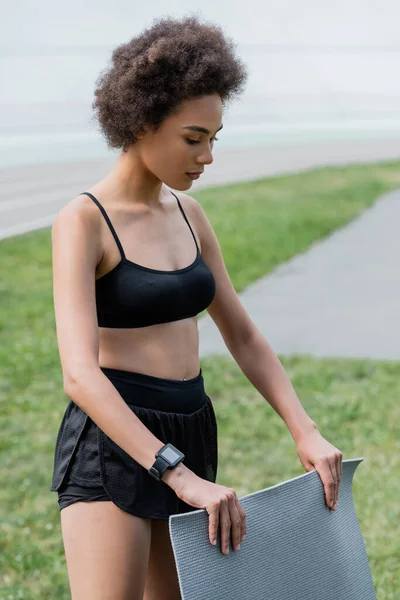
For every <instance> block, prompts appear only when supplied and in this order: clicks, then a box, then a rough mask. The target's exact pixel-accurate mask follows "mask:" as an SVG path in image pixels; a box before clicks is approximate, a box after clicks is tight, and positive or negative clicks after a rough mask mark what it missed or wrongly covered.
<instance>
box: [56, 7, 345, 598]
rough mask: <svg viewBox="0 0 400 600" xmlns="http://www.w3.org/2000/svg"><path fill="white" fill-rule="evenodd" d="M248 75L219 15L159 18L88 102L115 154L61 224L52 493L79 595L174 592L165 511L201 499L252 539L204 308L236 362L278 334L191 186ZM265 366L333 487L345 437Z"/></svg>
mask: <svg viewBox="0 0 400 600" xmlns="http://www.w3.org/2000/svg"><path fill="white" fill-rule="evenodd" d="M246 79H247V73H246V70H245V67H244V65H243V63H242V62H241V61H240V60H239V59H238V58H237V57H236V56H235V55H234V51H233V44H232V43H231V41H229V40H227V39H226V38H225V37H224V35H223V32H222V31H221V29H220V28H219V27H218V26H216V25H212V24H203V23H200V22H199V20H198V18H197V17H194V16H191V17H185V18H183V19H181V20H178V19H172V18H164V19H159V20H157V21H155V22H154V24H153V26H152V27H151V28H149V29H147V30H145V31H144V32H143V33H142V34H141V35H139V36H138V37H136V38H133V39H132V40H131V41H130V42H128V43H126V44H122V45H121V46H119V47H118V48H116V49H115V50H114V52H113V54H112V64H111V66H110V68H109V69H108V71H106V72H105V73H103V74H102V76H101V77H100V78H99V81H98V82H97V83H98V87H97V89H96V90H95V101H94V103H93V108H94V109H95V111H96V116H97V119H98V122H99V123H100V126H101V130H102V132H103V134H104V135H105V137H106V139H107V142H108V144H109V147H110V148H121V153H120V155H119V157H118V160H117V161H116V164H115V166H114V168H113V169H112V171H111V172H110V173H109V174H108V175H107V176H106V177H105V178H104V179H102V180H101V181H99V182H98V183H96V184H95V185H93V186H92V187H91V188H90V190H88V191H85V192H82V193H80V194H78V195H77V196H76V197H75V198H74V199H72V200H71V201H70V202H69V203H68V204H67V205H66V206H65V207H64V208H63V209H62V210H61V211H60V212H59V213H58V215H57V217H56V219H55V221H54V224H53V227H52V243H53V280H54V307H55V315H56V325H57V338H58V346H59V351H60V359H61V365H62V372H63V378H64V390H65V393H66V394H67V396H68V397H69V402H68V405H67V408H66V411H65V414H64V417H63V419H62V422H61V425H60V429H59V432H58V437H57V442H56V448H55V456H54V472H53V481H52V487H51V490H52V491H57V493H58V499H59V506H60V511H61V528H62V536H63V543H64V548H65V554H66V561H67V568H68V576H69V582H70V587H71V593H72V599H73V600H83V599H84V600H91V599H93V600H94V599H95V600H106V599H107V600H109V599H111V598H112V599H113V600H139V599H140V600H141V599H142V598H144V600H176V599H178V598H180V593H179V585H178V579H177V573H176V568H175V562H174V557H173V552H172V548H171V544H170V539H169V531H168V519H169V515H172V514H177V513H181V512H185V511H191V510H196V509H198V508H205V509H206V510H207V512H208V514H209V532H208V535H209V540H210V542H211V543H213V542H215V541H216V539H217V535H218V530H219V528H220V532H221V550H222V552H224V553H227V552H228V550H229V541H230V539H231V541H232V547H233V548H234V549H235V550H236V549H238V548H239V544H240V542H241V541H243V540H244V537H245V533H246V518H245V513H244V510H243V507H242V506H241V504H240V502H239V500H238V498H237V495H236V492H235V491H234V490H233V489H232V488H229V487H225V486H222V485H218V484H216V483H215V480H216V474H217V460H218V450H217V423H216V420H215V414H214V410H213V406H212V402H211V399H210V397H209V396H208V395H207V393H206V391H205V387H204V380H203V375H202V370H201V368H200V361H199V353H198V329H197V315H198V314H199V313H200V312H201V311H202V310H204V309H207V310H208V312H209V314H210V315H211V317H212V318H213V319H214V321H215V323H216V324H217V326H218V327H219V329H220V331H221V334H222V335H223V338H224V340H225V342H226V344H227V346H228V347H229V349H230V351H231V352H232V354H233V355H234V356H235V357H238V361H239V360H240V364H243V363H242V359H239V355H240V356H244V354H243V349H244V350H245V351H246V353H247V350H248V351H249V356H251V357H253V358H255V357H256V355H255V354H252V353H254V352H256V353H257V357H258V358H259V359H262V360H263V361H264V360H265V359H267V350H266V349H267V345H266V341H265V340H264V341H263V344H261V343H260V340H259V338H258V337H257V334H256V332H257V331H258V330H256V328H255V325H254V323H253V322H252V321H251V319H250V317H249V316H248V315H247V313H246V312H245V310H244V308H243V306H242V304H241V302H240V300H239V298H238V296H237V295H236V292H235V290H234V288H233V286H232V283H231V282H230V279H229V276H228V273H227V271H226V268H225V265H224V262H223V258H222V255H221V252H220V248H219V244H218V241H217V239H216V237H215V234H214V232H213V229H212V227H211V224H210V222H209V220H208V218H207V217H206V215H205V213H204V211H203V209H202V208H201V206H200V204H199V203H198V202H197V201H196V200H195V199H193V198H192V197H191V196H188V195H186V194H184V193H182V190H187V189H189V188H190V186H191V184H192V181H193V180H194V179H195V175H193V173H195V172H196V173H201V172H203V171H204V168H205V167H206V165H210V164H211V163H212V161H213V157H212V149H213V144H214V141H215V140H216V137H215V135H216V133H217V132H218V131H219V130H220V129H221V128H222V112H223V111H222V109H223V107H224V106H226V104H227V103H228V101H230V100H231V99H232V98H234V97H235V95H237V94H238V93H239V92H241V91H242V89H243V86H244V83H245V81H246ZM169 187H170V188H173V189H174V190H178V192H177V193H173V192H172V191H171V190H170V189H169ZM256 338H257V344H256V345H255V344H254V343H253V339H254V340H256ZM262 371H263V373H264V372H265V373H266V375H265V376H264V374H263V375H262V377H263V381H261V379H260V377H261V370H260V369H258V371H257V375H256V371H254V380H253V381H255V382H256V383H257V384H259V385H260V386H261V388H262V386H263V385H264V386H265V390H267V379H268V381H269V380H270V381H271V383H270V384H268V385H269V386H270V387H269V388H268V391H270V392H271V394H270V396H271V398H274V395H275V397H276V398H277V397H278V396H282V397H283V396H284V395H285V406H283V403H282V405H281V406H279V405H278V402H276V406H275V407H277V408H276V409H277V410H279V412H280V414H281V415H282V416H283V417H284V418H285V421H286V422H287V423H288V426H289V427H290V430H291V433H292V434H293V436H294V437H295V439H297V440H298V441H299V446H298V449H299V448H300V442H301V444H302V452H303V454H300V450H299V456H300V458H301V459H302V463H303V464H304V466H305V467H306V468H309V469H311V468H313V466H314V465H313V461H312V456H314V457H315V456H317V455H318V460H320V459H321V460H320V462H321V464H323V468H324V469H325V468H326V469H327V470H326V472H325V474H326V473H328V466H327V465H328V463H326V464H325V462H324V461H323V460H322V459H324V460H325V459H326V458H327V456H328V454H329V458H330V463H329V464H330V465H336V470H335V471H334V473H333V474H332V478H331V479H332V481H333V482H334V487H332V488H329V493H330V494H331V498H336V491H337V487H338V483H339V479H340V461H339V459H340V456H341V455H340V453H339V451H337V450H336V449H335V448H333V446H331V445H330V444H329V443H328V442H326V441H325V440H323V438H321V437H320V436H319V437H317V436H318V435H319V434H318V433H316V432H317V429H316V426H315V424H314V423H313V422H312V420H311V419H310V418H309V417H308V416H307V415H306V414H305V412H304V410H303V409H302V407H301V405H300V403H299V401H298V400H297V399H294V398H293V397H292V398H291V399H290V402H289V394H290V393H292V395H293V392H292V388H290V384H289V382H288V380H287V377H285V374H284V371H283V369H282V367H281V365H280V363H279V361H278V359H277V357H276V356H275V354H274V353H273V352H272V350H270V349H269V347H268V363H265V368H264V366H263V369H262ZM273 387H275V391H274V390H273ZM306 432H307V435H306ZM311 439H312V440H313V449H314V450H315V449H316V448H317V452H314V454H313V453H312V452H308V451H307V449H309V448H310V443H309V440H311ZM304 440H307V443H306V442H305V441H304ZM307 444H308V445H307ZM158 453H160V455H159V454H158ZM321 472H322V468H321ZM333 475H334V476H333ZM326 485H327V486H328V483H327V484H326Z"/></svg>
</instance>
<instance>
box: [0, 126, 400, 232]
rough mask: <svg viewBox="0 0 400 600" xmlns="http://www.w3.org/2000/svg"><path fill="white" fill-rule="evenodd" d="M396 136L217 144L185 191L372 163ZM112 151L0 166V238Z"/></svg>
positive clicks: (66, 197)
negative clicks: (235, 145)
mask: <svg viewBox="0 0 400 600" xmlns="http://www.w3.org/2000/svg"><path fill="white" fill-rule="evenodd" d="M399 148H400V141H399V139H398V138H395V137H393V138H387V139H373V138H371V139H361V140H360V139H358V140H328V141H314V142H310V143H298V144H287V145H279V146H254V147H249V148H216V149H215V152H214V162H213V164H212V165H207V166H206V169H205V172H204V174H203V175H202V176H201V178H200V179H199V180H198V181H195V182H193V185H192V186H191V187H190V188H189V189H188V190H187V191H188V194H190V193H191V192H196V190H198V189H201V188H204V187H210V186H213V185H218V186H219V185H225V184H230V183H234V182H240V181H249V180H252V179H258V178H261V177H270V176H272V175H279V174H282V173H295V172H298V171H303V170H305V169H310V168H314V167H318V166H328V165H346V164H351V163H371V162H379V161H383V160H396V159H399V158H400V149H399ZM116 160H117V155H116V154H110V156H107V157H105V158H93V159H90V160H89V159H88V160H76V161H72V162H62V163H48V164H38V165H31V166H26V167H6V168H3V169H1V168H0V239H2V238H6V237H10V236H13V235H19V234H22V233H26V232H27V231H33V230H36V229H40V228H41V227H48V226H49V225H51V224H52V223H53V221H54V218H55V215H56V214H57V213H58V211H59V210H60V209H61V208H62V207H63V206H64V205H65V204H67V203H68V202H69V201H70V200H71V199H72V198H74V197H75V196H76V195H77V194H79V193H80V192H83V191H85V190H87V189H88V188H90V187H91V186H92V185H93V184H94V183H96V182H97V181H99V180H100V179H103V178H104V177H105V176H106V175H107V174H108V172H109V171H110V170H111V169H112V167H113V166H114V163H115V161H116Z"/></svg>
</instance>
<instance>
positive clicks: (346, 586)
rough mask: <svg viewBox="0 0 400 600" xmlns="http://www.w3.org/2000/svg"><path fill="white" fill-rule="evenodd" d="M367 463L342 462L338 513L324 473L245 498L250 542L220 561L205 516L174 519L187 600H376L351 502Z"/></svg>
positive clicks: (197, 513) (193, 514)
mask: <svg viewBox="0 0 400 600" xmlns="http://www.w3.org/2000/svg"><path fill="white" fill-rule="evenodd" d="M363 460H364V459H363V458H353V459H347V460H343V471H342V478H341V483H340V488H339V504H338V508H337V510H336V511H331V510H330V509H329V508H328V507H327V505H326V503H325V496H324V488H323V484H322V481H321V479H320V477H319V475H318V473H317V471H315V470H314V471H309V472H307V473H304V474H303V475H300V476H298V477H294V478H293V479H289V480H288V481H284V482H282V483H278V484H277V485H274V486H272V487H269V488H265V489H263V490H260V491H258V492H254V493H252V494H248V495H246V496H242V497H240V498H239V499H240V502H241V504H242V506H243V508H244V510H245V512H246V520H247V535H246V540H245V541H244V542H243V543H242V545H241V549H240V550H239V551H238V552H235V551H234V550H233V548H232V545H231V543H230V545H229V554H227V555H225V554H222V553H221V549H220V532H219V531H218V538H217V545H216V546H212V545H211V544H210V542H209V537H208V519H209V517H208V513H207V511H206V510H205V509H199V510H195V511H193V512H189V513H182V514H179V515H171V516H170V518H169V533H170V538H171V542H172V548H173V552H174V557H175V562H176V567H177V572H178V577H179V586H180V591H181V596H182V600H210V599H213V600H225V599H226V600H261V599H262V600H376V594H375V590H374V585H373V581H372V576H371V571H370V567H369V564H368V557H367V552H366V548H365V545H364V540H363V537H362V533H361V530H360V525H359V522H358V518H357V514H356V511H355V507H354V502H353V496H352V481H353V475H354V472H355V470H356V468H357V467H358V465H359V464H360V463H361V462H362V461H363Z"/></svg>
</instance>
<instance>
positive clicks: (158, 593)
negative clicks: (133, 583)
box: [143, 519, 181, 600]
mask: <svg viewBox="0 0 400 600" xmlns="http://www.w3.org/2000/svg"><path fill="white" fill-rule="evenodd" d="M180 598H181V595H180V591H179V582H178V574H177V571H176V564H175V559H174V553H173V550H172V545H171V539H170V536H169V527H168V521H164V520H161V519H160V520H158V519H157V520H153V521H152V522H151V547H150V557H149V566H148V569H147V578H146V585H145V590H144V596H143V600H180Z"/></svg>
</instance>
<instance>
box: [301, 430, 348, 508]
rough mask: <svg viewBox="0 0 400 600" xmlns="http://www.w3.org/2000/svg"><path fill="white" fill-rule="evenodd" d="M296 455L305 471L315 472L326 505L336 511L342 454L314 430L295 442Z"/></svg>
mask: <svg viewBox="0 0 400 600" xmlns="http://www.w3.org/2000/svg"><path fill="white" fill-rule="evenodd" d="M296 450H297V455H298V457H299V459H300V462H301V464H302V465H303V467H304V468H305V470H306V471H312V470H314V469H315V470H316V471H317V472H318V475H319V476H320V478H321V480H322V483H323V485H324V490H325V496H326V503H327V505H328V507H330V508H332V509H333V510H336V506H335V504H336V505H337V503H338V498H339V485H340V478H341V476H342V457H343V454H342V453H341V452H340V450H338V449H337V448H335V446H332V444H330V443H329V442H328V441H327V440H326V439H325V438H323V437H322V435H321V434H320V432H319V431H318V430H317V429H315V430H313V431H309V432H307V433H304V434H303V435H302V436H301V437H300V438H299V439H298V440H297V441H296Z"/></svg>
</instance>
